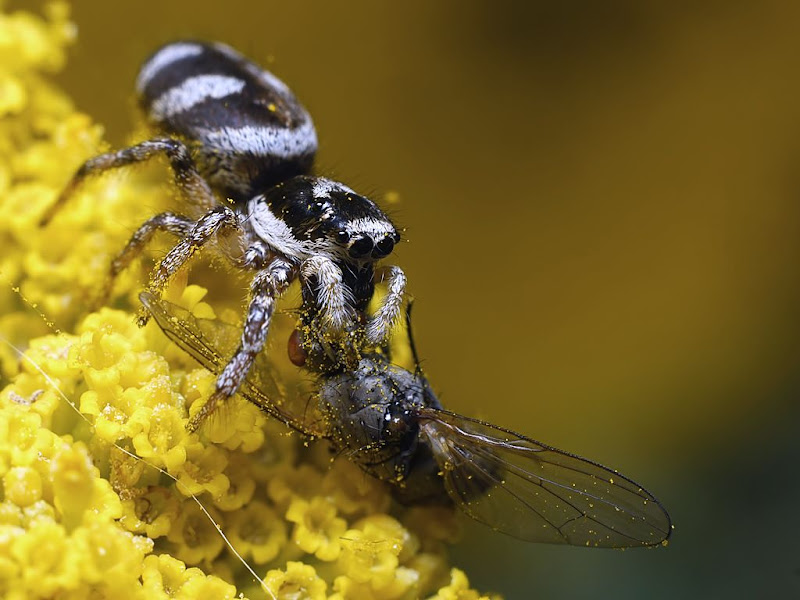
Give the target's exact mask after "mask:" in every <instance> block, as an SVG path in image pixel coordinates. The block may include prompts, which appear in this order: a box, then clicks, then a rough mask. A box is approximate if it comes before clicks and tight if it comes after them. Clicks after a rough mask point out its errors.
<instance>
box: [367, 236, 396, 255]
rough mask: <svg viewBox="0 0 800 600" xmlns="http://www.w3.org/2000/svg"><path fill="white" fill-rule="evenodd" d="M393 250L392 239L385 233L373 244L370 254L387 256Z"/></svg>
mask: <svg viewBox="0 0 800 600" xmlns="http://www.w3.org/2000/svg"><path fill="white" fill-rule="evenodd" d="M392 250H394V240H393V239H392V238H391V237H390V236H388V235H386V236H384V237H383V239H382V240H381V241H380V242H378V243H377V244H376V245H375V250H373V251H372V256H374V257H375V258H383V257H384V256H388V255H389V254H391V253H392Z"/></svg>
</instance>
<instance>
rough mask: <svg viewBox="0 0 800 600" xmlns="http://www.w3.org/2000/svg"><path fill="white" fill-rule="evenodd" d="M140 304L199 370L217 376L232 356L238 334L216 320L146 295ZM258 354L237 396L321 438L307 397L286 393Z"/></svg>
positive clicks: (233, 327) (322, 432) (262, 357)
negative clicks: (195, 363)
mask: <svg viewBox="0 0 800 600" xmlns="http://www.w3.org/2000/svg"><path fill="white" fill-rule="evenodd" d="M139 299H140V300H141V301H142V304H143V305H144V306H145V308H146V309H147V310H148V312H149V313H150V314H151V315H152V317H153V319H154V320H155V322H156V323H157V324H158V326H159V327H160V328H161V330H162V331H163V332H164V335H166V336H167V337H168V338H169V339H170V340H172V341H173V342H175V344H176V345H177V346H178V347H179V348H181V349H182V350H183V351H184V352H186V353H187V354H189V355H190V356H191V357H192V358H194V359H195V360H196V361H197V362H198V363H200V365H201V366H203V367H204V368H206V369H208V370H209V371H211V372H212V373H214V374H217V375H218V374H219V373H221V372H222V369H223V368H224V367H225V365H226V364H227V363H228V359H229V358H230V357H231V356H232V355H233V353H234V351H235V349H236V347H237V345H238V343H239V339H240V337H241V331H240V330H239V328H237V327H235V326H234V325H230V324H228V323H225V322H223V321H220V320H218V319H198V318H197V317H195V316H193V315H192V314H191V313H190V312H189V311H187V310H185V309H183V308H180V307H179V306H176V305H175V304H172V303H171V302H167V301H166V300H162V299H160V298H158V297H156V296H155V295H154V294H152V293H150V292H142V293H141V294H139ZM265 355H266V353H265V352H262V353H261V354H260V355H259V356H258V358H256V361H255V363H254V364H253V366H252V368H251V369H250V371H249V372H248V374H247V378H246V379H245V381H244V383H243V384H242V386H241V387H240V388H239V391H238V393H239V395H240V396H242V397H243V398H244V399H246V400H247V401H248V402H251V403H253V404H255V405H256V406H258V407H259V408H260V409H261V410H263V411H264V412H266V413H268V414H270V415H272V416H273V417H275V418H276V419H278V420H280V421H282V422H283V423H285V424H286V425H288V426H289V427H291V428H292V429H295V430H297V431H299V432H301V433H303V434H305V435H309V436H314V437H325V435H324V431H322V430H321V429H320V427H319V424H320V423H322V422H323V421H322V419H320V418H318V416H317V415H315V414H313V410H312V409H313V406H311V404H310V403H309V400H308V396H303V397H300V396H299V395H298V394H296V393H294V392H287V391H286V390H285V389H282V386H281V384H280V382H279V381H278V379H277V378H276V374H275V369H274V367H273V366H272V365H271V364H269V361H268V360H267V359H266V356H265Z"/></svg>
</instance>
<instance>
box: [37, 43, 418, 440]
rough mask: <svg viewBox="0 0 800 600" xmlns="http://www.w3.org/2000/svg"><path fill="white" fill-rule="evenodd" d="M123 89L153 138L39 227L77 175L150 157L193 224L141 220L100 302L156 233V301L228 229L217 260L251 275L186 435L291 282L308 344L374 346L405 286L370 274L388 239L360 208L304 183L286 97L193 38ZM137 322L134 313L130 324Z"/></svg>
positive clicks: (333, 185)
mask: <svg viewBox="0 0 800 600" xmlns="http://www.w3.org/2000/svg"><path fill="white" fill-rule="evenodd" d="M136 88H137V92H138V95H139V100H140V105H141V107H142V109H143V111H144V113H145V116H146V117H147V119H148V121H149V122H150V123H151V124H152V125H153V126H154V128H155V129H156V131H158V132H159V134H161V135H163V136H164V137H157V138H154V139H150V140H148V141H145V142H142V143H140V144H137V145H135V146H131V147H129V148H124V149H122V150H118V151H116V152H109V153H107V154H101V155H99V156H96V157H94V158H92V159H89V160H88V161H86V162H85V163H84V164H83V165H82V166H81V167H80V168H79V169H78V171H77V172H76V173H75V175H74V176H73V178H72V180H71V181H70V182H69V184H68V185H67V186H66V188H65V189H64V191H63V192H62V193H61V195H60V196H59V198H58V199H57V200H56V202H55V203H54V204H53V206H52V207H50V209H49V210H48V211H47V213H46V214H45V215H44V217H43V218H42V225H43V226H44V225H46V224H47V223H48V222H49V221H50V219H51V218H52V217H53V216H54V215H55V213H56V212H57V211H58V209H59V208H60V207H61V206H62V205H63V203H64V202H65V201H66V200H67V198H68V197H69V196H70V195H71V194H72V193H73V192H74V191H75V190H76V188H77V187H78V186H79V185H80V183H81V182H82V181H83V180H84V179H85V178H87V177H90V176H93V175H96V174H99V173H103V172H105V171H108V170H111V169H117V168H120V167H125V166H128V165H131V164H134V163H139V162H142V161H146V160H148V159H150V158H152V157H154V156H157V155H163V156H166V158H167V160H168V161H169V164H170V166H171V168H172V171H173V173H174V178H175V184H176V186H177V187H178V189H179V190H180V192H181V193H182V195H183V197H184V199H185V200H186V202H187V210H188V211H190V212H191V214H192V215H193V216H186V215H183V214H175V213H171V212H165V213H162V214H159V215H156V216H154V217H152V218H150V219H148V220H147V221H146V222H145V223H143V224H142V225H141V226H140V227H139V229H138V230H137V231H136V232H135V233H134V234H133V236H132V237H131V239H130V241H129V242H128V244H127V245H126V246H125V248H124V249H123V250H122V251H121V252H120V253H119V255H118V256H117V257H116V258H115V259H114V261H113V262H112V263H111V267H110V272H109V277H108V282H109V283H108V285H107V288H106V290H105V296H106V297H107V296H108V294H109V293H110V291H111V289H110V288H111V284H112V283H113V280H114V278H115V277H116V276H117V275H118V274H119V273H120V272H121V271H122V270H123V269H125V268H126V267H127V266H128V265H129V264H130V263H131V262H132V261H133V260H134V258H136V257H137V256H138V255H139V254H141V252H142V251H143V249H144V248H145V246H146V245H147V244H148V242H149V241H150V240H151V239H152V237H153V236H154V234H155V233H156V232H159V231H165V232H168V233H170V234H172V235H173V236H175V237H177V238H178V240H179V241H178V243H177V244H175V246H174V247H173V248H172V249H171V250H170V251H169V252H168V253H167V254H166V256H164V258H163V259H162V260H161V261H160V263H159V264H158V265H157V267H156V268H155V269H154V271H153V272H152V274H151V277H150V282H149V284H148V288H147V289H148V290H149V291H150V292H152V293H154V294H156V295H159V294H160V293H161V292H162V290H163V289H164V287H165V286H166V284H167V283H168V282H169V280H170V278H171V277H172V276H173V275H175V273H176V272H177V271H178V270H179V269H180V268H181V267H182V266H183V265H184V264H185V263H186V262H187V261H188V260H189V258H190V257H191V256H192V255H193V254H194V253H195V252H196V251H197V250H198V249H200V248H201V247H202V246H204V245H206V244H207V243H208V242H209V241H210V240H212V239H214V238H215V237H216V235H217V234H218V233H221V232H223V231H225V232H228V233H230V232H232V233H233V236H234V238H235V239H236V241H237V244H236V245H237V246H238V250H237V251H236V252H234V253H230V256H228V258H229V259H230V260H231V261H232V262H233V263H234V265H235V266H236V267H238V268H240V269H245V270H250V271H252V272H253V273H254V275H253V278H252V283H251V284H250V300H249V307H248V309H247V313H246V315H245V319H244V327H243V331H242V334H241V340H240V343H239V346H238V348H237V349H236V351H235V352H234V354H233V356H232V358H231V359H230V360H229V362H228V363H227V365H226V366H225V368H224V369H222V371H221V372H220V373H219V375H218V378H217V383H216V389H215V391H214V393H213V394H212V396H211V398H210V399H209V400H208V402H207V403H206V404H205V406H204V407H203V408H202V409H201V410H200V412H198V413H197V414H195V415H194V416H193V417H192V419H191V420H190V421H189V424H188V428H189V429H190V430H195V429H197V428H198V427H199V426H200V425H201V424H202V422H203V421H204V420H205V419H206V418H207V417H208V416H209V415H210V414H211V413H212V412H213V411H214V409H215V408H216V406H217V405H218V404H219V403H220V402H221V401H224V400H225V399H227V398H229V397H230V396H232V395H233V394H234V393H235V392H236V390H237V388H238V387H239V385H240V384H241V383H242V381H243V380H244V378H245V376H246V375H247V372H248V371H249V369H250V367H251V366H252V364H253V362H254V360H255V357H256V356H257V354H258V353H259V352H261V350H262V349H263V347H264V344H265V341H266V339H267V333H268V329H269V324H270V319H271V317H272V314H273V311H274V307H275V300H276V299H277V298H278V297H280V296H281V295H282V294H283V293H284V292H285V291H286V289H287V288H288V287H289V285H290V284H291V283H292V282H293V281H294V280H295V279H299V280H300V282H301V286H302V297H303V306H302V310H301V314H302V315H303V319H304V323H305V324H306V327H305V329H304V331H305V334H306V336H307V337H309V336H310V338H311V339H307V340H306V341H307V343H309V344H312V345H317V346H319V345H320V344H321V345H326V346H330V345H332V344H335V342H336V340H345V342H344V344H342V345H340V346H339V347H340V348H341V347H345V346H347V347H350V348H351V349H352V348H354V349H355V352H354V355H355V356H354V357H351V358H349V359H347V358H344V359H342V360H346V361H347V360H349V362H351V363H352V360H356V361H357V360H358V358H359V357H358V355H359V354H360V348H361V347H362V346H379V345H383V344H385V342H386V339H387V337H388V336H389V334H390V333H391V330H392V327H393V325H394V324H395V322H396V320H397V318H398V316H399V314H400V311H401V305H402V301H403V296H404V291H405V285H406V278H405V275H404V274H403V271H402V270H401V269H400V268H399V267H396V266H388V267H377V266H376V265H377V262H378V261H379V260H380V259H382V258H384V257H386V256H387V255H389V254H390V253H391V252H392V250H393V248H394V246H395V245H396V244H397V243H398V242H399V241H400V234H399V233H398V231H397V229H396V228H395V226H394V225H393V224H392V222H391V220H390V219H389V218H388V216H387V215H386V214H385V213H384V212H383V211H382V210H381V209H380V208H379V207H378V206H377V205H376V204H375V203H374V202H372V201H371V200H369V199H368V198H365V197H364V196H361V195H359V194H357V193H355V192H354V191H353V190H352V189H350V188H349V187H347V186H345V185H344V184H342V183H339V182H336V181H331V180H330V179H325V178H322V177H315V176H312V175H310V174H309V173H310V171H311V168H312V163H313V160H314V155H315V153H316V150H317V136H316V132H315V130H314V125H313V123H312V121H311V117H310V116H309V114H308V112H307V111H306V110H305V108H303V106H302V105H301V104H300V103H299V102H298V101H297V99H296V98H295V96H294V94H293V93H292V92H291V90H290V89H289V88H288V87H287V86H286V85H285V84H284V83H283V82H281V81H280V80H278V79H277V78H276V77H275V76H274V75H272V74H271V73H269V72H267V71H265V70H263V69H261V68H260V67H259V66H257V65H256V64H255V63H253V62H251V61H249V60H248V59H246V58H245V57H243V56H242V55H241V54H239V53H238V52H236V51H235V50H233V49H232V48H230V47H228V46H225V45H223V44H219V43H203V42H194V41H189V42H174V43H170V44H167V45H166V46H163V47H162V48H160V49H159V50H157V51H156V52H155V53H154V54H153V55H152V56H151V57H150V58H149V59H148V60H147V61H146V62H145V63H144V65H143V66H142V68H141V70H140V72H139V76H138V79H137V82H136ZM225 199H229V200H230V201H231V202H230V205H229V204H228V203H226V202H223V201H221V200H225ZM376 278H378V279H380V280H385V281H386V284H387V293H386V295H385V297H384V298H383V300H382V302H381V304H380V306H379V307H378V308H377V310H376V311H375V313H374V314H372V315H370V316H367V315H366V314H365V311H366V309H367V305H368V304H369V301H370V299H371V298H372V296H373V292H374V289H375V280H376ZM147 319H148V314H147V312H146V311H140V314H139V323H140V324H142V325H143V324H144V323H146V322H147ZM329 354H330V353H329ZM348 366H349V365H347V364H342V365H341V367H342V368H347V367H348Z"/></svg>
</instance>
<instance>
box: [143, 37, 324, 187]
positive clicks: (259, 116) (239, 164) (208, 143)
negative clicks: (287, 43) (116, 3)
mask: <svg viewBox="0 0 800 600" xmlns="http://www.w3.org/2000/svg"><path fill="white" fill-rule="evenodd" d="M136 89H137V92H138V94H139V102H140V104H141V106H142V109H143V110H144V113H145V115H146V117H147V119H148V121H150V122H151V124H153V125H154V126H155V127H156V128H157V129H159V130H160V131H161V132H163V133H166V134H167V135H170V136H175V137H179V138H181V139H183V140H184V141H186V142H187V143H188V145H189V146H190V147H191V148H192V150H193V152H194V154H195V160H196V161H197V164H198V168H199V170H200V172H201V173H202V175H203V176H204V177H205V178H206V179H207V180H208V182H209V184H210V185H211V186H213V187H214V188H215V189H216V190H217V191H218V192H219V193H220V194H222V195H223V196H227V197H230V198H233V199H235V200H242V201H243V200H246V199H249V198H250V197H252V196H253V195H254V194H255V192H256V191H257V190H259V189H264V188H266V187H268V186H271V185H274V184H276V183H278V182H280V181H283V180H285V179H287V178H288V177H292V176H294V175H300V174H304V173H308V172H309V171H310V169H311V165H312V163H313V160H314V154H315V153H316V150H317V135H316V131H315V130H314V124H313V122H312V121H311V117H310V116H309V114H308V112H307V111H306V110H305V108H303V106H302V105H301V104H300V103H299V102H298V100H297V98H296V97H295V96H294V94H293V93H292V92H291V90H290V89H289V88H288V87H287V86H286V85H285V84H284V83H283V82H282V81H280V80H279V79H278V78H277V77H275V76H274V75H272V74H271V73H269V72H268V71H265V70H263V69H261V68H260V67H259V66H258V65H256V64H254V63H252V62H251V61H249V60H248V59H246V58H245V57H243V56H242V55H241V54H239V53H238V52H236V51H235V50H233V49H232V48H229V47H228V46H225V45H224V44H219V43H215V44H208V43H202V42H192V41H188V42H174V43H171V44H167V45H166V46H163V47H162V48H160V49H159V50H157V51H156V52H155V53H154V54H153V55H152V56H151V57H150V58H149V59H148V60H147V61H146V62H145V63H144V65H143V66H142V69H141V71H140V72H139V76H138V78H137V81H136Z"/></svg>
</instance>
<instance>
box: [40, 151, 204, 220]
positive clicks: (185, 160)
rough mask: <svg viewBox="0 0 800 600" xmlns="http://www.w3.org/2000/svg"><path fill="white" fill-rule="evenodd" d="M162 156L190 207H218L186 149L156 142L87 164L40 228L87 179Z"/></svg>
mask: <svg viewBox="0 0 800 600" xmlns="http://www.w3.org/2000/svg"><path fill="white" fill-rule="evenodd" d="M158 154H164V155H165V156H166V157H167V160H168V161H169V164H170V166H171V167H172V171H173V174H174V176H175V185H177V186H178V188H179V189H180V191H181V193H182V194H183V195H184V197H185V198H186V200H187V201H188V202H189V203H190V205H194V206H198V207H199V208H200V209H202V210H210V209H211V208H212V207H213V206H215V205H216V204H217V202H216V200H215V198H214V194H213V193H212V192H211V188H210V187H209V186H208V183H206V180H205V179H203V177H202V176H201V175H200V173H199V172H198V171H197V167H196V166H195V164H194V160H192V157H191V154H190V153H189V149H188V148H187V147H186V145H185V144H184V143H183V142H180V141H178V140H174V139H172V138H156V139H153V140H148V141H146V142H142V143H141V144H136V145H135V146H131V147H130V148H123V149H122V150H117V151H116V152H108V153H107V154H101V155H100V156H95V157H94V158H90V159H89V160H87V161H86V162H85V163H83V164H82V165H81V166H80V168H79V169H78V170H77V171H76V172H75V175H73V176H72V179H71V180H70V181H69V183H68V184H67V186H66V187H65V188H64V190H63V191H62V192H61V194H59V196H58V198H57V199H56V201H55V202H54V203H53V204H52V205H51V206H50V207H49V208H48V209H47V210H46V211H45V213H44V215H43V216H42V218H41V219H40V221H39V225H40V226H41V227H44V226H45V225H47V224H48V223H49V222H50V221H51V220H52V218H53V217H54V216H55V214H56V213H57V212H58V211H59V210H60V209H61V207H62V206H63V205H64V204H65V203H66V201H67V200H68V199H69V198H70V196H72V194H74V193H75V190H77V189H78V187H79V186H80V185H81V183H82V182H83V180H84V179H86V178H87V177H92V176H94V175H99V174H101V173H105V172H106V171H111V170H113V169H119V168H120V167H126V166H128V165H132V164H136V163H140V162H144V161H146V160H149V159H150V158H152V157H153V156H156V155H158Z"/></svg>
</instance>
